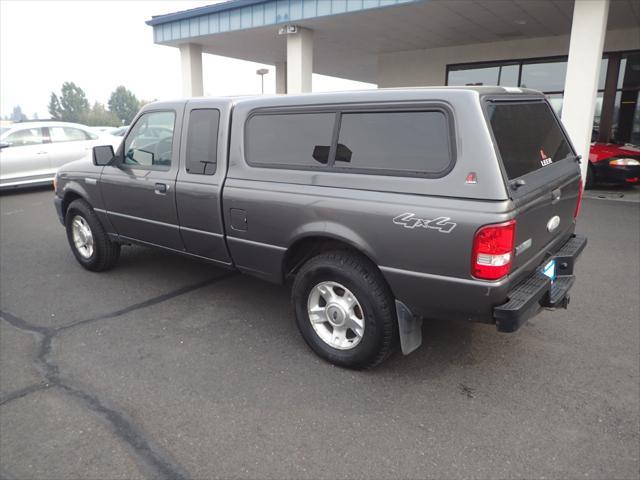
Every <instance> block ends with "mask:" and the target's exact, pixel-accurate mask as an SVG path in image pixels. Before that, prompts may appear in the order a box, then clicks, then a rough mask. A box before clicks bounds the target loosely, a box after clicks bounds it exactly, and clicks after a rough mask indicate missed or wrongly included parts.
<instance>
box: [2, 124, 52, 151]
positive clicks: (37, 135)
mask: <svg viewBox="0 0 640 480" xmlns="http://www.w3.org/2000/svg"><path fill="white" fill-rule="evenodd" d="M4 142H5V143H7V144H8V145H9V146H11V147H24V146H27V145H40V144H41V143H44V136H43V135H42V129H41V128H25V129H23V130H18V131H17V132H13V133H12V134H10V135H8V136H7V138H6V139H5V140H4Z"/></svg>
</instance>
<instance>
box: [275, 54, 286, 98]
mask: <svg viewBox="0 0 640 480" xmlns="http://www.w3.org/2000/svg"><path fill="white" fill-rule="evenodd" d="M276 93H287V62H276Z"/></svg>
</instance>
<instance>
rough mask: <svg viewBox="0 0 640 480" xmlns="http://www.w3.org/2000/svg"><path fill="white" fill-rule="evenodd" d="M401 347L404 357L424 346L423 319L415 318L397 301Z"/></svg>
mask: <svg viewBox="0 0 640 480" xmlns="http://www.w3.org/2000/svg"><path fill="white" fill-rule="evenodd" d="M396 315H397V316H398V331H399V333H400V347H401V348H402V353H403V355H409V354H410V353H411V352H413V351H414V350H415V349H416V348H418V347H419V346H420V345H422V319H421V318H418V317H415V316H414V315H413V314H412V313H411V310H409V309H408V308H407V306H406V305H405V304H404V303H402V302H400V301H398V300H396Z"/></svg>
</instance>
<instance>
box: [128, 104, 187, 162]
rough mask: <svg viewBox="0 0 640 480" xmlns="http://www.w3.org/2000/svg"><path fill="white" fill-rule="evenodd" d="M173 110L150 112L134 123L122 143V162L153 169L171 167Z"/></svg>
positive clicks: (174, 116)
mask: <svg viewBox="0 0 640 480" xmlns="http://www.w3.org/2000/svg"><path fill="white" fill-rule="evenodd" d="M175 119H176V114H175V113H174V112H151V113H145V114H144V115H142V116H141V117H140V118H139V119H138V121H137V122H136V123H135V125H134V126H133V128H132V129H131V131H130V132H129V135H127V138H126V140H125V143H124V164H125V165H131V166H135V167H141V168H149V169H153V170H168V169H169V168H170V167H171V154H172V149H173V130H174V125H175Z"/></svg>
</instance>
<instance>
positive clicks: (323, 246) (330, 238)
mask: <svg viewBox="0 0 640 480" xmlns="http://www.w3.org/2000/svg"><path fill="white" fill-rule="evenodd" d="M330 250H349V251H352V252H355V253H357V254H359V255H361V256H362V257H364V258H366V259H367V260H368V261H369V262H370V263H372V264H373V265H375V267H376V268H378V264H377V262H376V260H375V257H374V255H373V254H372V252H371V248H370V246H369V245H368V243H366V242H365V241H364V240H361V239H360V238H359V237H357V236H355V235H354V236H347V235H340V234H338V233H335V232H331V231H326V230H325V231H315V232H312V231H309V232H305V233H304V234H301V235H299V236H297V237H296V238H295V239H294V240H293V241H292V242H291V244H290V246H289V247H288V248H287V250H286V252H285V254H284V257H283V259H282V277H283V280H284V281H286V280H287V278H289V277H290V276H291V275H294V274H295V273H296V272H297V271H298V270H299V268H300V267H301V266H302V264H304V262H306V261H307V260H309V259H310V258H311V257H313V256H315V255H318V254H319V253H322V252H326V251H330Z"/></svg>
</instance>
